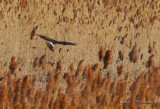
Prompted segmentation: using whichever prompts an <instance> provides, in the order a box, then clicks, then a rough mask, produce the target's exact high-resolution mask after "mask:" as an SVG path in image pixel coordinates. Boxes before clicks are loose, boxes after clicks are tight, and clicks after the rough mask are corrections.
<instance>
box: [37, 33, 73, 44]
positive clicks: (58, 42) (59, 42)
mask: <svg viewBox="0 0 160 109" xmlns="http://www.w3.org/2000/svg"><path fill="white" fill-rule="evenodd" d="M36 35H37V36H39V37H40V38H42V39H44V40H46V41H49V42H52V43H53V44H62V45H76V44H75V43H71V42H65V41H56V40H54V39H51V38H48V37H47V36H44V35H40V34H36Z"/></svg>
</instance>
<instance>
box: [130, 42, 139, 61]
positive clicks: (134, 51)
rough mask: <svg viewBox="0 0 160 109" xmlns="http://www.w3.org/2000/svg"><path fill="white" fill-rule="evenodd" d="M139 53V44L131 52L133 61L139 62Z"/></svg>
mask: <svg viewBox="0 0 160 109" xmlns="http://www.w3.org/2000/svg"><path fill="white" fill-rule="evenodd" d="M137 59H138V54H137V44H136V45H135V46H134V47H133V49H132V51H131V53H130V60H131V61H132V62H134V63H135V62H137Z"/></svg>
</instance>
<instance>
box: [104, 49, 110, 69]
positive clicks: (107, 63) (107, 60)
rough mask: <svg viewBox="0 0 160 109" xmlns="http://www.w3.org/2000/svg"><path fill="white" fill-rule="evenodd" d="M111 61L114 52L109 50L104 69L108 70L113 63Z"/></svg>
mask: <svg viewBox="0 0 160 109" xmlns="http://www.w3.org/2000/svg"><path fill="white" fill-rule="evenodd" d="M111 59H112V51H111V50H107V51H106V54H105V57H104V69H107V68H108V65H109V64H110V63H111Z"/></svg>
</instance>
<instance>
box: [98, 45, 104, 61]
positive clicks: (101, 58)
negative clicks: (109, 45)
mask: <svg viewBox="0 0 160 109" xmlns="http://www.w3.org/2000/svg"><path fill="white" fill-rule="evenodd" d="M103 58H104V53H103V48H102V47H100V51H99V61H102V60H103Z"/></svg>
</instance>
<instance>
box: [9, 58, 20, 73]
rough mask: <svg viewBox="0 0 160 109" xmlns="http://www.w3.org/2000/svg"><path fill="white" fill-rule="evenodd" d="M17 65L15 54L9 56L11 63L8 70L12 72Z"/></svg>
mask: <svg viewBox="0 0 160 109" xmlns="http://www.w3.org/2000/svg"><path fill="white" fill-rule="evenodd" d="M17 67H18V62H17V61H16V59H15V56H13V57H12V58H11V63H10V71H11V73H12V74H13V73H15V70H16V69H17Z"/></svg>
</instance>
